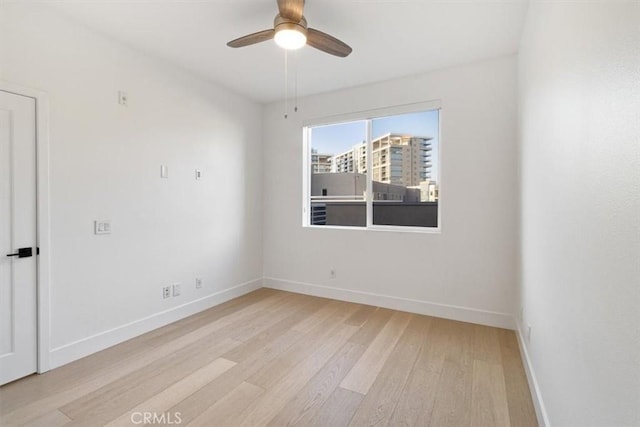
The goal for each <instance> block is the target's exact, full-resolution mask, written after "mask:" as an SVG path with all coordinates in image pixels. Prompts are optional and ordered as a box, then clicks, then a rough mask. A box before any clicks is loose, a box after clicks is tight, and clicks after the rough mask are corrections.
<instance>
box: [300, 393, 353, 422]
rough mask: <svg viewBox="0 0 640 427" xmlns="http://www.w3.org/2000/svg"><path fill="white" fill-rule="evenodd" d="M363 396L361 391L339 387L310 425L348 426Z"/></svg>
mask: <svg viewBox="0 0 640 427" xmlns="http://www.w3.org/2000/svg"><path fill="white" fill-rule="evenodd" d="M363 398H364V396H363V395H361V394H360V393H356V392H355V391H351V390H345V389H343V388H340V387H338V388H337V389H336V390H335V391H334V392H333V393H332V394H331V396H330V397H329V399H327V401H326V402H325V404H324V405H322V407H321V408H320V410H319V411H318V413H317V414H316V415H315V416H314V417H313V419H311V421H310V422H309V424H308V425H309V426H317V427H328V426H331V427H344V426H348V425H349V423H350V422H351V418H352V417H353V414H354V413H355V412H356V410H357V409H358V406H359V405H360V403H361V402H362V399H363Z"/></svg>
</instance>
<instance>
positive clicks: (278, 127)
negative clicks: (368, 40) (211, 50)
mask: <svg viewBox="0 0 640 427" xmlns="http://www.w3.org/2000/svg"><path fill="white" fill-rule="evenodd" d="M515 78H516V60H515V58H514V57H508V58H503V59H497V60H492V61H487V62H483V63H478V64H474V65H469V66H463V67H458V68H451V69H446V70H441V71H438V72H433V73H429V74H423V75H418V76H414V77H408V78H404V79H400V80H394V81H389V82H384V83H380V84H374V85H367V86H362V87H357V88H353V89H349V90H342V91H338V92H333V93H328V94H323V95H317V96H312V97H308V98H304V99H301V100H300V102H299V107H300V109H299V112H298V113H290V114H289V118H288V119H287V120H285V119H283V106H282V104H280V103H278V104H272V105H269V106H267V107H266V109H265V114H264V128H265V131H264V135H265V136H264V140H265V174H264V175H265V176H264V184H263V190H264V198H265V204H264V206H265V207H264V215H265V220H264V222H265V240H264V271H265V276H266V277H267V280H266V283H267V285H269V286H276V287H280V288H286V289H292V290H296V291H302V292H309V293H314V294H318V295H327V296H334V297H340V298H345V299H351V300H356V301H363V302H368V303H372V304H375V305H387V306H391V307H396V308H402V309H407V310H413V311H421V312H425V313H432V314H437V315H440V316H445V317H454V318H461V319H466V320H471V321H478V322H482V323H488V324H499V325H502V326H509V327H510V326H512V317H511V315H512V313H513V310H512V309H513V307H514V294H513V290H514V289H515V287H516V285H515V283H516V276H517V273H516V271H517V269H516V265H517V239H516V236H517V210H516V206H517V182H516V179H517V165H516V163H517V155H516V112H515V110H516V81H515ZM435 99H440V100H441V103H442V104H441V105H442V113H441V123H442V129H441V135H442V137H441V148H442V150H441V154H442V167H441V173H442V176H441V185H442V192H441V203H442V217H441V219H442V222H441V224H442V233H441V234H420V233H402V232H382V231H362V230H336V229H317V228H316V229H312V228H303V227H302V225H301V224H302V220H301V218H302V181H301V177H302V123H303V122H304V121H305V120H309V119H312V118H320V117H327V116H333V115H337V114H344V113H351V112H357V111H363V110H370V109H374V108H381V107H389V106H393V105H401V104H407V103H412V102H420V101H429V100H435ZM331 268H335V269H336V273H337V277H336V278H335V279H330V269H331ZM323 287H332V288H337V289H326V288H323ZM358 292H361V293H362V292H364V293H373V294H377V295H383V296H390V297H394V298H380V297H372V296H370V295H363V294H361V293H358ZM452 306H457V307H452Z"/></svg>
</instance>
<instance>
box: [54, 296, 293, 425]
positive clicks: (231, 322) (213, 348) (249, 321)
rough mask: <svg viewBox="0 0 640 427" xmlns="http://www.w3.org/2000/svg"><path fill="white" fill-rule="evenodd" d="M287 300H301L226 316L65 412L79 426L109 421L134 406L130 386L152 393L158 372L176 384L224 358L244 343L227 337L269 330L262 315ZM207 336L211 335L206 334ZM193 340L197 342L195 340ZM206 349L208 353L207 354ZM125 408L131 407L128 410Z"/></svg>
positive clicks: (269, 302) (260, 305)
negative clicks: (84, 422) (255, 329)
mask: <svg viewBox="0 0 640 427" xmlns="http://www.w3.org/2000/svg"><path fill="white" fill-rule="evenodd" d="M287 301H289V302H296V301H299V299H298V298H297V296H296V295H294V294H284V296H283V298H275V299H274V298H272V297H268V298H266V299H265V300H264V301H263V302H264V304H263V303H262V302H260V303H256V304H253V305H251V306H249V307H246V308H245V309H243V310H241V311H240V312H237V313H234V314H232V315H229V316H226V317H224V318H221V319H219V320H217V321H215V322H213V323H212V324H210V325H207V326H204V327H201V328H199V329H197V330H195V331H193V332H190V333H189V334H187V335H185V336H184V337H180V338H178V339H176V340H175V341H173V343H176V342H177V343H182V342H185V341H186V342H188V343H189V344H188V345H183V346H178V348H177V349H175V350H174V352H173V353H169V354H165V355H164V357H162V358H158V359H157V360H155V361H153V362H152V363H150V364H148V365H146V366H144V367H143V368H141V369H138V370H137V371H135V372H132V373H130V374H129V375H128V376H127V377H125V378H120V379H118V380H116V381H113V382H111V383H109V384H107V385H105V386H103V387H101V388H100V389H98V390H95V391H94V392H92V393H89V394H87V395H85V396H83V397H81V398H79V399H76V400H74V401H73V402H70V403H67V404H66V405H64V406H62V408H61V409H62V412H64V413H65V414H67V415H68V416H70V417H71V418H73V419H74V423H79V421H77V420H80V419H88V418H91V417H93V418H94V419H97V417H98V416H100V417H101V418H100V419H106V420H108V417H109V416H110V415H109V414H111V413H112V412H113V411H117V410H118V408H119V406H118V405H125V404H130V403H131V402H130V400H129V399H127V398H126V396H128V395H129V394H131V393H133V392H132V391H131V390H129V388H130V384H131V383H140V384H145V385H146V386H147V387H146V388H145V392H146V393H150V387H149V384H154V385H155V387H161V385H162V384H163V383H160V382H159V381H160V380H158V379H156V378H155V377H156V376H157V372H158V371H160V372H164V373H165V375H163V376H162V378H163V380H162V381H164V383H165V384H166V382H167V381H171V380H174V381H177V380H178V379H179V375H182V374H183V373H184V372H185V370H187V369H191V370H195V369H197V368H199V367H201V366H202V365H204V364H205V363H208V362H210V361H211V360H213V359H215V358H216V357H219V356H221V355H222V354H223V353H225V352H227V351H229V350H230V349H231V348H234V347H237V346H238V345H240V344H241V343H240V342H238V341H235V340H233V339H230V338H228V337H227V336H228V335H233V334H234V333H235V332H237V331H238V330H246V329H247V328H253V326H254V325H256V324H260V325H261V327H268V326H269V324H268V323H265V319H264V318H263V317H261V316H260V314H261V313H263V311H264V310H267V309H269V308H271V309H277V308H278V307H281V309H283V306H282V305H281V304H284V303H286V302H287ZM205 333H209V334H208V335H203V334H205ZM225 337H227V338H225ZM194 339H196V340H197V341H194ZM205 349H208V350H209V351H208V352H205V351H204V350H205ZM194 355H195V356H194ZM187 373H189V372H187ZM176 378H177V379H176ZM140 397H141V396H140V395H135V398H136V399H139V398H140ZM104 401H108V402H109V404H108V405H106V404H104V403H103V402H104ZM138 401H139V400H138ZM136 403H137V402H136ZM107 406H108V407H110V409H109V410H108V411H105V408H106V407H107ZM98 408H100V409H101V411H100V414H99V415H98V413H96V412H95V411H97V410H98ZM126 409H129V408H125V410H126Z"/></svg>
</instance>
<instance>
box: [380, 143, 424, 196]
mask: <svg viewBox="0 0 640 427" xmlns="http://www.w3.org/2000/svg"><path fill="white" fill-rule="evenodd" d="M431 139H433V138H428V137H427V138H425V137H418V136H411V135H399V134H392V133H388V134H386V135H382V136H381V137H379V138H377V139H374V140H373V141H371V144H372V160H373V180H374V181H378V182H384V183H388V184H395V185H404V186H406V187H411V186H418V185H420V183H421V182H422V181H426V180H429V179H431V150H432V147H431V142H430V141H431Z"/></svg>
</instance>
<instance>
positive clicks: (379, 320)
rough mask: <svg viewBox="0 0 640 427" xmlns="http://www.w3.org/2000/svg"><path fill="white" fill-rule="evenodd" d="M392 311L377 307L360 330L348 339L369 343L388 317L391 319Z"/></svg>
mask: <svg viewBox="0 0 640 427" xmlns="http://www.w3.org/2000/svg"><path fill="white" fill-rule="evenodd" d="M393 313H394V311H393V310H388V309H386V308H379V307H377V308H376V309H375V310H374V312H373V313H371V316H369V318H368V319H367V320H366V321H365V323H364V324H363V325H362V327H361V328H360V330H359V331H358V332H356V333H355V334H354V335H353V336H352V337H351V339H349V341H351V342H353V343H356V344H363V345H365V344H368V343H370V342H371V341H373V339H374V338H375V337H376V336H377V335H378V334H379V333H380V331H381V330H382V328H384V326H385V325H386V324H387V322H388V321H389V319H391V316H392V315H393Z"/></svg>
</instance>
